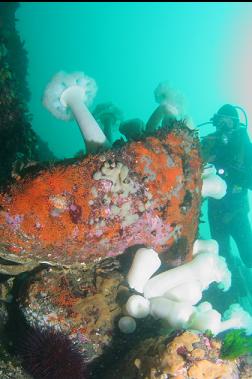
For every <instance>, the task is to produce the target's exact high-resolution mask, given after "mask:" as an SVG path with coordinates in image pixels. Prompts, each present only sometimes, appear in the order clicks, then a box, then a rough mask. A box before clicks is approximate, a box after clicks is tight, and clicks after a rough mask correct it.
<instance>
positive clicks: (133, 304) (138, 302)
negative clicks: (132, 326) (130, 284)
mask: <svg viewBox="0 0 252 379" xmlns="http://www.w3.org/2000/svg"><path fill="white" fill-rule="evenodd" d="M126 311H127V312H128V314H129V315H130V316H132V317H135V318H144V317H147V316H148V314H149V313H150V302H149V300H148V299H145V298H144V297H143V296H140V295H132V296H130V297H129V299H128V301H127V303H126Z"/></svg>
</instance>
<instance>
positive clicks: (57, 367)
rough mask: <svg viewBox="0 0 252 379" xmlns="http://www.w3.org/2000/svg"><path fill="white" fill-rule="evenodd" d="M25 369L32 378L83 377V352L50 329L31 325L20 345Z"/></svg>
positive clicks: (61, 378) (66, 338) (59, 333)
mask: <svg viewBox="0 0 252 379" xmlns="http://www.w3.org/2000/svg"><path fill="white" fill-rule="evenodd" d="M20 355H21V358H22V361H23V367H24V369H25V370H26V371H27V372H28V373H29V374H30V375H32V376H33V378H34V379H59V378H60V379H71V378H74V379H86V378H87V375H86V366H85V362H84V357H83V355H82V354H81V353H80V352H79V351H78V349H77V348H76V346H74V345H73V343H72V341H71V340H70V339H69V338H68V337H67V336H66V335H64V334H62V333H61V332H58V331H55V330H53V329H45V330H40V329H38V328H32V329H30V330H29V331H28V332H27V334H26V336H25V337H24V339H23V341H22V345H21V346H20Z"/></svg>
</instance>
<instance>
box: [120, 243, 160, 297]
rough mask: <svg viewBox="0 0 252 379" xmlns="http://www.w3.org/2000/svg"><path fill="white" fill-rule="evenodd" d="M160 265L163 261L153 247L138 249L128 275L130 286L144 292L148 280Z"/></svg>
mask: <svg viewBox="0 0 252 379" xmlns="http://www.w3.org/2000/svg"><path fill="white" fill-rule="evenodd" d="M160 265H161V261H160V259H159V256H158V253H156V252H155V251H154V250H153V249H147V248H140V249H138V250H137V252H136V254H135V256H134V259H133V262H132V265H131V267H130V270H129V273H128V276H127V280H128V283H129V286H130V288H133V289H135V290H136V291H137V292H140V293H142V292H143V288H144V286H145V284H146V282H147V280H148V279H149V278H150V277H151V276H152V275H153V274H154V272H155V271H157V269H158V268H159V267H160Z"/></svg>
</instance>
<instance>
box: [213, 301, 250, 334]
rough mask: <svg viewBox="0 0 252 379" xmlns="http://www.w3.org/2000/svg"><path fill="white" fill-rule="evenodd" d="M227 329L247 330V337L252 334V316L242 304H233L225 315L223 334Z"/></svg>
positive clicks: (222, 326) (222, 325) (222, 324)
mask: <svg viewBox="0 0 252 379" xmlns="http://www.w3.org/2000/svg"><path fill="white" fill-rule="evenodd" d="M227 329H245V330H246V334H247V335H251V334H252V316H251V315H250V314H249V313H248V312H246V311H245V310H244V309H243V308H242V307H241V306H240V304H232V305H230V307H229V308H228V309H227V310H226V311H225V312H224V314H223V321H222V323H221V330H220V331H221V332H223V331H224V330H227Z"/></svg>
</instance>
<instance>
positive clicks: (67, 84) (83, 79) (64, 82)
mask: <svg viewBox="0 0 252 379" xmlns="http://www.w3.org/2000/svg"><path fill="white" fill-rule="evenodd" d="M96 91H97V86H96V82H95V81H94V79H92V78H90V77H88V76H86V75H84V73H82V72H75V73H72V74H67V73H65V72H63V71H61V72H59V73H57V74H56V75H55V76H54V77H53V78H52V80H51V82H50V83H49V84H48V85H47V87H46V89H45V92H44V97H43V105H44V106H45V107H46V108H47V109H48V110H49V112H51V113H52V114H53V115H54V116H55V117H57V118H59V119H61V120H65V121H68V120H70V119H71V118H74V119H75V120H76V121H77V123H78V125H79V127H80V130H81V133H82V136H83V138H84V141H85V144H86V147H87V151H88V152H95V151H96V149H97V148H98V147H101V146H102V147H108V146H109V143H108V141H107V139H106V136H105V135H104V133H103V131H102V130H101V128H100V127H99V125H98V123H97V122H96V120H95V119H94V117H93V116H92V114H91V113H90V112H89V110H88V108H87V106H88V105H90V103H91V102H92V100H93V98H94V96H95V94H96Z"/></svg>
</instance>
